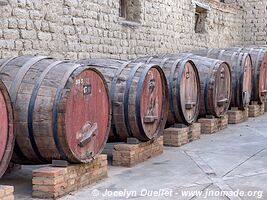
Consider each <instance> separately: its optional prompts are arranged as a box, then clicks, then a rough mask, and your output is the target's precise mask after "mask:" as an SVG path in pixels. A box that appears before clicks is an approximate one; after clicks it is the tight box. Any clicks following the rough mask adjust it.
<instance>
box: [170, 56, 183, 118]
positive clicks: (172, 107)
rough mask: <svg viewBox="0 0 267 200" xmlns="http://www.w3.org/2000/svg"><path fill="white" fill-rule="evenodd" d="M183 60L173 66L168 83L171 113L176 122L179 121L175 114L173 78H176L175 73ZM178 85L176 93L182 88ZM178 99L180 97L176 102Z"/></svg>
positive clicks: (177, 61) (176, 61) (175, 62)
mask: <svg viewBox="0 0 267 200" xmlns="http://www.w3.org/2000/svg"><path fill="white" fill-rule="evenodd" d="M181 60H182V59H177V60H175V61H174V63H173V65H172V68H171V74H170V76H169V78H168V82H169V102H170V103H169V104H170V111H171V113H172V115H173V118H174V120H175V121H178V119H177V117H176V114H175V110H174V100H173V90H172V88H173V77H174V73H175V69H176V68H177V65H178V64H179V62H180V61H181ZM178 79H179V78H177V84H178V82H179V81H178ZM177 84H176V92H177V90H178V89H180V86H179V85H178V87H177ZM179 93H180V92H179ZM176 94H177V93H176ZM177 99H178V96H176V101H177Z"/></svg>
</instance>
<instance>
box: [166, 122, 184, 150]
mask: <svg viewBox="0 0 267 200" xmlns="http://www.w3.org/2000/svg"><path fill="white" fill-rule="evenodd" d="M188 132H189V127H187V126H185V127H181V128H176V127H171V128H167V129H165V130H164V132H163V144H164V146H171V147H180V146H182V145H184V144H187V143H188V142H189V138H188Z"/></svg>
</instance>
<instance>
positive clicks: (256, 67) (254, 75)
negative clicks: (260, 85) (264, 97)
mask: <svg viewBox="0 0 267 200" xmlns="http://www.w3.org/2000/svg"><path fill="white" fill-rule="evenodd" d="M252 50H253V49H252ZM252 50H251V51H252ZM261 53H263V49H260V51H259V52H258V55H257V60H256V63H255V65H254V68H255V69H254V74H253V83H254V84H253V86H256V85H257V80H258V81H260V79H258V78H257V73H258V67H261V66H259V62H260V56H261ZM263 59H264V58H263ZM263 59H262V62H264V60H263ZM259 73H260V72H259ZM252 93H253V97H254V98H257V99H258V98H259V97H260V94H259V97H256V88H253V90H252Z"/></svg>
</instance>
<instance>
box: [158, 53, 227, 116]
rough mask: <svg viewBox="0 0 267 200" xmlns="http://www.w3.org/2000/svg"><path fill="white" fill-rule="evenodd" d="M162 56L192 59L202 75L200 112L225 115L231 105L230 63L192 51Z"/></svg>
mask: <svg viewBox="0 0 267 200" xmlns="http://www.w3.org/2000/svg"><path fill="white" fill-rule="evenodd" d="M160 57H162V58H169V57H172V58H175V59H185V58H187V59H191V60H192V61H193V62H194V63H195V65H196V67H197V70H198V72H199V77H200V88H201V94H200V113H199V115H200V116H201V117H204V116H206V115H213V116H215V117H221V116H223V115H224V114H225V113H226V112H227V110H228V108H229V105H230V99H231V80H232V78H231V70H230V66H229V65H228V63H226V62H223V61H221V60H215V59H210V58H206V57H201V56H196V55H194V54H190V53H180V54H164V55H161V56H160Z"/></svg>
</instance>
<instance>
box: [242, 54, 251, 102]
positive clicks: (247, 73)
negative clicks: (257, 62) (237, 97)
mask: <svg viewBox="0 0 267 200" xmlns="http://www.w3.org/2000/svg"><path fill="white" fill-rule="evenodd" d="M251 90H252V61H251V57H250V56H246V58H245V64H244V74H243V90H242V92H243V106H244V107H246V106H248V105H249V102H250V98H251Z"/></svg>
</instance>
